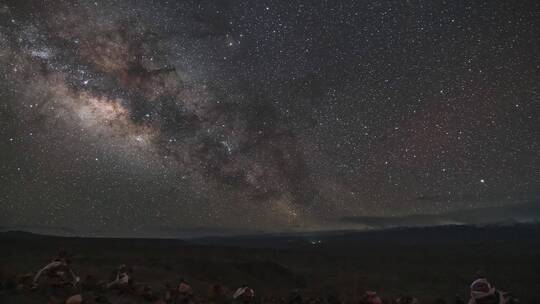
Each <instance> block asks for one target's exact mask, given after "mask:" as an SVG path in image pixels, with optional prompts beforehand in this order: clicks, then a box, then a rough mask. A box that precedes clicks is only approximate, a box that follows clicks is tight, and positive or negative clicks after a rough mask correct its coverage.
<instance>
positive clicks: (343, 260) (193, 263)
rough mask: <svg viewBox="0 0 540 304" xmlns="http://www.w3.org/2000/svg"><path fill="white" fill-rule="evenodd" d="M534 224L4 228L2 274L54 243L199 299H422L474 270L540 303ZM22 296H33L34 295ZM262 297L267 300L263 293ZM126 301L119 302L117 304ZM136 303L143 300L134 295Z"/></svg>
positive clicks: (95, 267)
mask: <svg viewBox="0 0 540 304" xmlns="http://www.w3.org/2000/svg"><path fill="white" fill-rule="evenodd" d="M538 236H540V225H538V224H528V225H527V224H523V225H510V226H488V227H473V226H446V227H433V228H407V229H401V228H396V229H391V230H386V231H371V232H352V231H348V232H347V231H342V232H327V233H321V234H309V233H305V234H301V235H298V234H297V235H293V234H291V235H266V236H261V235H258V236H242V237H220V238H201V239H192V240H189V241H182V240H170V239H154V240H151V239H100V238H90V239H89V238H73V237H69V238H67V237H50V236H41V235H36V234H30V233H25V232H5V233H2V235H1V238H0V247H1V248H2V256H1V260H0V265H1V268H0V269H1V274H2V280H3V281H5V280H7V279H8V278H9V277H10V276H13V275H21V274H25V273H29V272H30V273H31V272H35V271H36V270H37V269H39V268H41V267H42V266H43V265H45V264H46V263H48V262H49V260H50V259H51V258H52V257H54V256H55V255H56V253H57V251H58V250H59V249H61V248H63V249H65V250H67V251H68V252H70V253H71V255H72V259H73V268H74V270H75V272H76V273H77V275H79V276H81V278H82V279H83V280H84V278H85V277H86V276H87V275H93V276H95V277H97V278H103V279H105V278H107V277H108V275H109V274H110V273H111V272H112V271H113V270H114V269H115V267H117V265H119V264H128V265H131V266H132V267H133V269H134V272H133V276H134V280H135V283H136V284H141V285H150V286H151V287H152V289H153V290H155V291H156V292H157V291H159V290H162V289H163V288H164V286H165V283H166V282H168V283H172V284H173V285H176V284H177V282H178V281H179V280H180V278H184V279H186V280H187V281H188V282H190V284H191V285H192V286H193V289H194V293H195V296H196V297H200V298H201V299H203V300H204V298H205V297H206V296H207V294H208V290H209V289H210V287H211V286H212V285H213V284H216V283H221V284H223V285H224V286H225V287H227V288H228V289H229V290H233V291H234V289H236V288H237V287H238V286H241V285H242V284H245V283H247V284H249V285H250V286H252V287H253V288H254V290H255V291H256V296H257V298H258V299H259V300H260V301H264V300H265V299H267V300H268V299H270V298H271V297H276V298H280V297H283V298H285V299H287V297H288V295H289V294H290V293H291V292H292V291H293V290H295V289H298V290H299V291H300V293H301V294H302V296H303V297H304V298H305V299H307V298H310V297H320V298H323V299H324V298H327V297H328V296H335V297H337V298H338V299H340V300H341V301H343V302H347V303H357V302H358V300H359V299H360V297H361V296H362V295H363V293H364V292H365V291H366V290H375V291H377V292H378V293H379V294H380V295H381V296H382V297H383V298H395V297H397V296H399V295H413V296H415V297H417V298H418V299H419V300H421V303H435V300H437V299H439V298H441V299H444V300H446V301H447V303H453V300H454V298H455V296H456V295H459V296H461V297H462V298H465V299H467V298H468V292H469V289H468V288H469V284H470V283H471V281H472V280H473V279H474V276H475V273H476V271H478V270H483V271H485V272H486V273H487V274H488V275H489V278H490V280H491V281H492V282H493V284H495V286H496V287H497V288H499V289H502V290H511V291H512V292H513V293H514V294H515V295H516V296H517V297H518V298H519V299H520V300H521V303H531V304H533V303H539V301H540V297H539V294H538V290H540V260H539V258H538V257H539V256H540V242H539V241H538ZM38 298H39V297H38V296H37V295H36V293H35V292H32V291H23V292H19V293H17V292H8V291H5V290H4V291H2V294H1V297H0V299H1V300H2V302H1V303H44V302H40V301H38ZM30 299H33V300H35V302H32V301H31V300H30ZM268 301H269V300H268ZM121 303H124V302H121ZM142 303H144V301H142Z"/></svg>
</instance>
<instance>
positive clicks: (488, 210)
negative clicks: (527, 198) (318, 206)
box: [341, 201, 540, 229]
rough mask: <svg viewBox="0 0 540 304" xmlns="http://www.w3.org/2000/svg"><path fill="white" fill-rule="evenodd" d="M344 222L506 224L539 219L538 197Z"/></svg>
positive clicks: (382, 225)
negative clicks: (529, 199) (493, 204)
mask: <svg viewBox="0 0 540 304" xmlns="http://www.w3.org/2000/svg"><path fill="white" fill-rule="evenodd" d="M341 221H342V222H344V223H354V224H360V225H365V226H367V227H370V228H373V229H387V228H395V227H425V226H441V225H490V224H498V225H507V224H514V223H539V222H540V201H532V202H526V203H520V204H512V205H506V206H497V207H485V208H477V209H467V210H458V211H452V212H448V213H444V214H422V215H409V216H402V217H370V216H365V217H364V216H358V217H343V218H341Z"/></svg>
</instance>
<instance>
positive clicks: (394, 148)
mask: <svg viewBox="0 0 540 304" xmlns="http://www.w3.org/2000/svg"><path fill="white" fill-rule="evenodd" d="M538 54H540V2H538V1H380V0H377V1H353V0H344V1H273V0H264V1H262V0H261V1H259V0H257V1H217V0H216V1H189V0H188V1H147V0H145V1H142V0H140V1H131V0H130V1H128V0H125V1H124V0H110V1H103V0H96V1H67V0H59V1H46V0H32V1H30V0H22V1H21V0H17V1H15V0H12V1H7V0H0V158H1V162H0V226H1V227H4V228H6V227H23V228H24V227H26V228H28V229H41V230H43V231H44V230H47V231H53V232H54V231H56V232H58V231H60V232H61V233H62V232H64V233H74V234H79V235H104V236H114V235H126V236H175V235H181V234H189V233H190V232H192V233H199V232H201V231H215V232H222V233H223V232H227V231H229V232H231V233H243V232H253V231H257V232H268V231H270V232H275V231H308V230H319V229H342V228H354V227H359V226H358V224H357V223H352V221H345V220H344V219H345V218H349V219H350V218H355V217H373V216H376V217H396V216H413V215H426V214H437V215H439V214H445V213H448V212H455V211H460V212H462V211H463V210H465V211H466V210H471V209H475V208H487V207H489V208H493V207H497V206H501V207H505V206H514V205H517V204H521V203H523V202H528V201H530V200H531V198H537V197H538V195H539V193H540V155H539V153H538V150H539V148H540V141H539V140H540V131H539V130H540V128H539V127H540V119H539V114H540V56H539V55H538Z"/></svg>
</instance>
